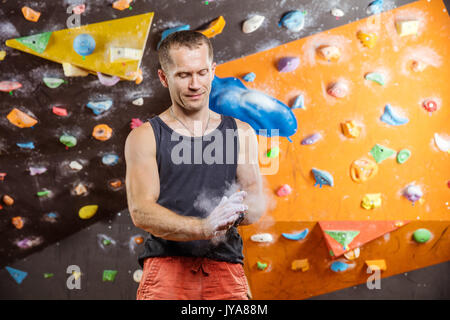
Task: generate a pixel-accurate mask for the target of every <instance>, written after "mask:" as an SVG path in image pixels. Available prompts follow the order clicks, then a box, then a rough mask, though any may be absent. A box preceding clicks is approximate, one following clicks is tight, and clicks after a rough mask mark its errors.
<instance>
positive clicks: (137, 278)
mask: <svg viewBox="0 0 450 320" xmlns="http://www.w3.org/2000/svg"><path fill="white" fill-rule="evenodd" d="M142 274H143V272H142V270H140V269H138V270H136V271H135V272H134V273H133V280H134V281H136V282H137V283H139V282H141V279H142Z"/></svg>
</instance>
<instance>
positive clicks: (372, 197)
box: [361, 193, 381, 210]
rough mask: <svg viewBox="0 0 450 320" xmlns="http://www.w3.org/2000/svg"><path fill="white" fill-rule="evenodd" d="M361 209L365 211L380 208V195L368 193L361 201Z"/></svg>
mask: <svg viewBox="0 0 450 320" xmlns="http://www.w3.org/2000/svg"><path fill="white" fill-rule="evenodd" d="M361 207H363V208H364V209H366V210H370V209H375V208H379V207H381V193H368V194H366V195H365V196H364V198H363V199H362V201H361Z"/></svg>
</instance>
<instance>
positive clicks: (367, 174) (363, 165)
mask: <svg viewBox="0 0 450 320" xmlns="http://www.w3.org/2000/svg"><path fill="white" fill-rule="evenodd" d="M377 173H378V165H377V164H376V163H375V161H372V160H370V159H366V158H361V159H357V160H355V161H353V163H352V165H351V166H350V176H351V178H352V180H353V181H355V182H358V183H362V182H365V181H367V180H369V179H370V178H373V177H374V176H375V175H376V174H377Z"/></svg>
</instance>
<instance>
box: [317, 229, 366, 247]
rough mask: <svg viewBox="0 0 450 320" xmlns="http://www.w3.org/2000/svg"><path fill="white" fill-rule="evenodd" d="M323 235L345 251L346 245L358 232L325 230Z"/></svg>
mask: <svg viewBox="0 0 450 320" xmlns="http://www.w3.org/2000/svg"><path fill="white" fill-rule="evenodd" d="M325 233H326V234H328V235H329V236H330V237H332V238H333V239H334V240H336V241H337V242H339V243H340V244H341V245H342V246H343V247H344V248H345V249H346V250H347V249H348V245H349V244H350V243H351V242H352V241H353V239H355V237H356V236H357V235H358V234H359V231H353V230H325Z"/></svg>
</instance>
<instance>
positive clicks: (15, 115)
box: [6, 108, 37, 128]
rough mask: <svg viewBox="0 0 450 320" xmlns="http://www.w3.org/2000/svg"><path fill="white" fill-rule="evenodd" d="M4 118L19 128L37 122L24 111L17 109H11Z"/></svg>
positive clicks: (30, 125) (27, 126)
mask: <svg viewBox="0 0 450 320" xmlns="http://www.w3.org/2000/svg"><path fill="white" fill-rule="evenodd" d="M6 118H7V119H8V120H9V122H11V123H12V124H13V125H15V126H17V127H19V128H29V127H32V126H34V125H35V124H36V123H37V120H36V119H35V118H33V117H30V116H29V115H27V114H26V113H25V112H23V111H20V110H19V109H16V108H14V109H12V110H11V112H10V113H9V114H8V115H7V116H6Z"/></svg>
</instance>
